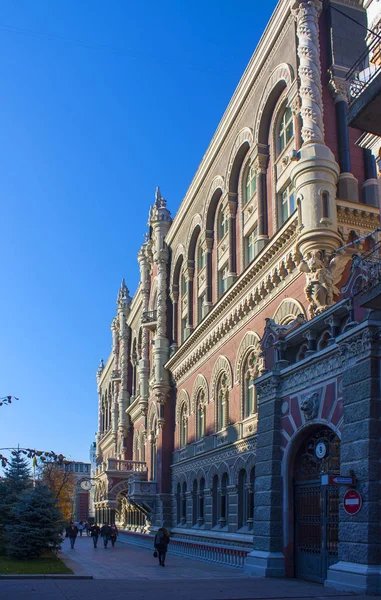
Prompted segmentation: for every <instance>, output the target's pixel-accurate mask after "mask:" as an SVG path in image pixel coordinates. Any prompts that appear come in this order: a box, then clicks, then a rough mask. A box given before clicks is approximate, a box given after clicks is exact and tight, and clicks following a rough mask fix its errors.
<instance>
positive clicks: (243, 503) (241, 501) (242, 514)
mask: <svg viewBox="0 0 381 600" xmlns="http://www.w3.org/2000/svg"><path fill="white" fill-rule="evenodd" d="M246 492H247V491H246V471H245V469H241V470H240V472H239V473H238V524H237V525H238V529H241V528H242V527H245V526H246V520H247V500H248V498H247V493H246Z"/></svg>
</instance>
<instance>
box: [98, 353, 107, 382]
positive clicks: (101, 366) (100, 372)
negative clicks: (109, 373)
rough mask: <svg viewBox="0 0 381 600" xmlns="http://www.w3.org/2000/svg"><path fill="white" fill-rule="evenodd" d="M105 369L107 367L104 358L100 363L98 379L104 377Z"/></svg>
mask: <svg viewBox="0 0 381 600" xmlns="http://www.w3.org/2000/svg"><path fill="white" fill-rule="evenodd" d="M104 368H105V365H104V362H103V358H101V361H100V363H99V367H98V369H97V379H99V378H100V376H101V375H102V373H103V369H104Z"/></svg>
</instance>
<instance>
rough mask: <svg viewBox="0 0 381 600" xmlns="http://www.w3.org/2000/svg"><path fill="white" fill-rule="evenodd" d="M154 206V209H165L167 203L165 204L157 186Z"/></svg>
mask: <svg viewBox="0 0 381 600" xmlns="http://www.w3.org/2000/svg"><path fill="white" fill-rule="evenodd" d="M155 206H156V208H166V207H167V202H166V200H165V198H163V196H162V195H161V192H160V187H159V186H157V188H156V193H155Z"/></svg>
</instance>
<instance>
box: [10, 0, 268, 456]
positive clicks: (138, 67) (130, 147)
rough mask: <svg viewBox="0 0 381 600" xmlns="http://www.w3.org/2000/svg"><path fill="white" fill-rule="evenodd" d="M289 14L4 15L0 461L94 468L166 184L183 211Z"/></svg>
mask: <svg viewBox="0 0 381 600" xmlns="http://www.w3.org/2000/svg"><path fill="white" fill-rule="evenodd" d="M275 4H276V2H275V0H267V1H266V2H261V3H260V2H255V1H253V0H238V1H237V0H236V1H233V0H229V1H228V0H220V1H218V2H217V0H208V1H206V0H193V1H192V2H182V1H175V0H163V1H162V2H154V1H153V0H147V1H146V2H141V1H138V0H112V1H110V2H105V1H104V0H65V1H63V0H18V1H17V2H14V1H13V0H3V1H2V6H1V11H0V56H1V61H0V82H1V93H0V164H1V169H0V172H1V176H0V207H1V208H0V219H1V225H2V232H1V233H2V235H1V243H2V256H3V260H2V263H1V288H2V290H1V295H0V331H1V342H2V343H1V347H0V374H1V377H0V395H8V394H12V395H15V396H18V397H20V400H19V402H17V403H15V404H14V405H13V404H12V405H11V406H8V407H4V406H3V407H0V447H4V446H14V445H17V443H20V445H22V446H27V447H34V448H37V449H44V450H54V451H56V452H58V453H59V452H62V453H63V454H65V455H66V456H69V455H70V456H72V457H73V459H75V460H83V461H87V460H88V451H89V446H90V444H91V443H92V442H93V440H94V432H95V431H96V426H97V393H96V380H95V372H96V369H97V366H98V363H99V360H100V358H101V357H103V358H104V359H107V356H108V354H109V352H110V347H111V333H110V322H111V319H112V318H113V316H114V314H115V300H116V295H117V291H118V287H119V284H120V280H121V278H122V277H125V278H126V281H127V284H128V286H129V288H130V291H131V293H132V294H133V293H134V292H135V289H136V286H137V282H138V276H139V269H138V264H137V260H136V254H137V251H138V249H139V247H140V245H141V243H142V242H143V235H144V233H145V230H146V221H147V215H148V209H149V206H150V204H152V202H153V200H154V193H155V187H156V185H158V184H159V185H160V186H161V190H162V194H163V195H164V197H165V198H166V199H167V201H168V206H169V208H170V210H171V211H172V214H174V213H175V211H176V210H177V208H178V206H179V204H180V202H181V199H182V197H183V196H184V194H185V192H186V190H187V187H188V185H189V183H190V181H191V180H192V177H193V175H194V173H195V171H196V169H197V166H198V164H199V162H200V160H201V158H202V156H203V154H204V152H205V150H206V148H207V146H208V143H209V141H210V139H211V137H212V135H213V133H214V131H215V129H216V127H217V125H218V123H219V120H220V118H221V116H222V114H223V112H224V110H225V108H226V106H227V104H228V102H229V99H230V97H231V95H232V93H233V92H234V89H235V87H236V85H237V83H238V81H239V79H240V77H241V75H242V73H243V71H244V69H245V67H246V65H247V63H248V61H249V59H250V57H251V55H252V53H253V51H254V49H255V47H256V45H257V42H258V40H259V38H260V36H261V34H262V32H263V29H264V27H265V26H266V23H267V21H268V19H269V17H270V15H271V12H272V10H273V9H274V7H275Z"/></svg>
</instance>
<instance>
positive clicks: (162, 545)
mask: <svg viewBox="0 0 381 600" xmlns="http://www.w3.org/2000/svg"><path fill="white" fill-rule="evenodd" d="M168 544H169V533H168V531H167V530H166V529H165V527H160V529H159V530H158V532H157V534H156V535H155V541H154V543H153V545H154V547H155V550H156V554H157V555H158V558H159V565H160V566H161V567H165V555H166V554H167V548H168ZM154 554H155V553H154Z"/></svg>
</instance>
